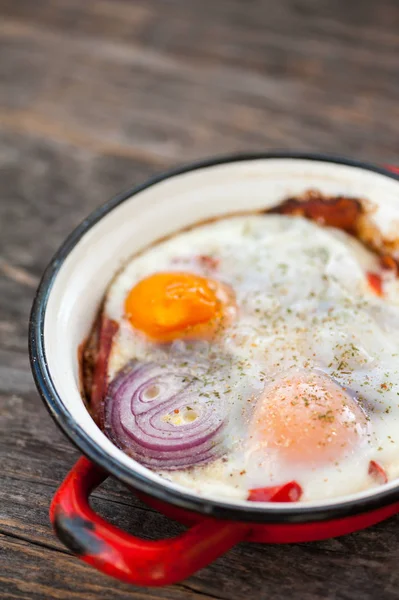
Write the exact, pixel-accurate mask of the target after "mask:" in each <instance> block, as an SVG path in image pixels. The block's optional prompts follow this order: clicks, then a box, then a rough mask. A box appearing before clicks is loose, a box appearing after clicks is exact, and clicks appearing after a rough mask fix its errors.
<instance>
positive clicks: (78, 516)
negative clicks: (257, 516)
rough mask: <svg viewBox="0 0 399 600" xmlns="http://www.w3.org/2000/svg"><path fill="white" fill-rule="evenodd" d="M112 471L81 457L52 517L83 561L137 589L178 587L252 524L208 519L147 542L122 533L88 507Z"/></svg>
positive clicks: (57, 497)
mask: <svg viewBox="0 0 399 600" xmlns="http://www.w3.org/2000/svg"><path fill="white" fill-rule="evenodd" d="M106 477H107V473H106V472H104V471H103V470H102V469H100V468H99V467H97V466H96V465H94V464H93V463H91V462H90V461H89V460H88V459H87V458H80V459H79V460H78V462H77V463H76V465H75V466H74V467H73V469H72V470H71V471H70V472H69V474H68V475H67V477H66V479H65V480H64V482H63V483H62V485H61V486H60V488H59V489H58V491H57V492H56V494H55V496H54V499H53V501H52V504H51V508H50V518H51V522H52V524H53V526H54V529H55V532H56V534H57V535H58V537H59V538H60V540H61V541H62V542H63V543H64V544H65V545H66V546H67V547H68V548H69V549H70V550H72V552H74V553H75V554H77V555H78V556H79V558H81V559H82V560H84V561H85V562H87V563H89V564H90V565H92V566H94V567H96V568H97V569H99V570H100V571H103V572H104V573H106V574H107V575H112V576H113V577H117V578H118V579H122V580H124V581H128V582H129V583H134V584H136V585H146V586H161V585H168V584H172V583H176V582H177V581H181V580H182V579H185V578H186V577H189V575H191V574H192V573H194V572H195V571H198V570H199V569H202V567H204V566H206V565H207V564H209V563H211V562H212V561H213V560H215V559H216V558H217V557H218V556H220V555H221V554H223V553H224V552H226V551H227V550H229V549H230V548H231V547H232V546H234V545H235V544H237V543H238V542H240V541H242V540H243V539H244V538H245V537H246V535H247V534H248V531H249V526H248V524H247V525H245V524H243V523H232V522H229V521H218V520H213V519H204V520H203V521H200V522H199V523H197V524H196V525H194V526H193V527H191V529H188V530H187V531H185V532H184V533H182V534H181V535H179V536H177V537H175V538H170V539H166V540H157V541H148V540H142V539H140V538H137V537H135V536H133V535H130V534H127V533H125V532H124V531H121V530H120V529H118V528H117V527H115V526H114V525H111V524H110V523H107V521H105V520H104V519H103V518H102V517H100V516H99V515H97V514H96V513H95V512H94V510H93V509H92V508H91V507H90V505H89V496H90V494H91V492H92V491H93V490H94V489H95V488H96V487H97V486H98V485H100V484H101V483H102V482H103V481H104V479H106Z"/></svg>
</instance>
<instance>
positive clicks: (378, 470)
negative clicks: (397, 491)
mask: <svg viewBox="0 0 399 600" xmlns="http://www.w3.org/2000/svg"><path fill="white" fill-rule="evenodd" d="M369 475H371V477H372V478H373V479H375V481H376V482H377V483H387V482H388V476H387V474H386V472H385V469H384V467H382V466H381V465H380V464H379V463H378V462H376V461H375V460H370V462H369Z"/></svg>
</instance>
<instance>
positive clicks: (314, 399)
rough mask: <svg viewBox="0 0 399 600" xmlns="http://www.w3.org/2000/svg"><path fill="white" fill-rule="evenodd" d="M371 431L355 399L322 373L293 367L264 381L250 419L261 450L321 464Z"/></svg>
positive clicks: (348, 451) (343, 452) (349, 450)
mask: <svg viewBox="0 0 399 600" xmlns="http://www.w3.org/2000/svg"><path fill="white" fill-rule="evenodd" d="M366 431H367V419H366V416H365V414H364V413H363V411H362V410H361V408H360V407H359V405H358V404H357V402H356V401H355V400H354V399H353V398H352V397H351V396H350V395H349V394H348V393H347V392H346V391H345V390H344V389H343V388H342V387H341V386H339V385H338V384H337V383H336V382H335V381H333V380H332V379H331V378H329V377H328V376H327V375H324V374H322V373H316V372H311V373H306V372H303V373H302V372H294V373H293V374H292V375H287V376H285V377H282V378H281V379H279V380H278V381H276V382H273V383H270V384H268V385H267V386H266V388H265V390H264V392H263V394H262V396H261V398H260V399H259V401H258V404H257V407H256V410H255V413H254V417H253V421H252V423H251V434H252V439H253V440H255V443H256V445H257V450H259V449H260V450H261V451H265V452H267V451H269V450H272V451H277V453H278V456H279V457H280V458H281V459H283V460H285V461H286V462H289V463H291V464H302V465H307V466H318V465H321V464H325V463H331V462H336V461H337V460H338V459H340V458H342V457H344V456H347V455H348V454H351V453H352V452H353V450H354V448H355V447H356V446H357V444H358V443H359V442H360V439H361V436H362V435H363V434H364V433H365V432H366Z"/></svg>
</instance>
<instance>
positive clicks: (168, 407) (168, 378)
mask: <svg viewBox="0 0 399 600" xmlns="http://www.w3.org/2000/svg"><path fill="white" fill-rule="evenodd" d="M209 369H210V366H209V365H207V364H205V363H199V364H198V363H194V362H193V361H191V360H183V361H182V360H179V361H174V362H171V363H170V364H168V365H159V364H157V363H154V362H149V363H139V362H133V363H130V364H129V365H128V366H127V367H126V368H125V369H124V370H123V371H122V372H121V373H120V374H119V375H118V376H117V377H116V378H115V379H114V381H113V382H112V383H111V385H110V387H109V389H108V393H107V397H106V400H105V431H106V433H107V435H108V436H109V437H110V438H111V440H112V441H113V442H114V443H115V444H116V445H117V446H118V447H119V448H121V449H122V450H124V451H125V452H126V453H127V454H129V455H130V456H132V457H133V458H136V459H137V460H138V461H139V462H141V463H142V464H144V465H145V466H149V467H152V468H159V469H165V470H173V469H181V468H183V467H188V466H193V465H197V464H201V463H205V462H208V461H210V460H213V459H215V458H217V457H218V456H220V455H221V454H223V452H224V448H223V443H222V436H221V431H222V429H223V425H224V422H225V417H226V403H225V402H224V400H223V397H222V396H221V394H220V393H218V392H216V395H215V396H214V397H213V398H212V396H211V394H212V386H209V383H208V381H206V382H205V381H204V376H205V375H206V374H207V373H208V372H209ZM219 383H221V379H220V374H219ZM215 385H216V387H218V381H216V382H215ZM205 390H206V391H205ZM184 415H185V416H186V418H187V421H186V422H183V423H182V424H176V423H174V422H173V421H176V418H177V417H178V416H179V417H182V416H184ZM190 417H191V420H190ZM192 417H194V418H192Z"/></svg>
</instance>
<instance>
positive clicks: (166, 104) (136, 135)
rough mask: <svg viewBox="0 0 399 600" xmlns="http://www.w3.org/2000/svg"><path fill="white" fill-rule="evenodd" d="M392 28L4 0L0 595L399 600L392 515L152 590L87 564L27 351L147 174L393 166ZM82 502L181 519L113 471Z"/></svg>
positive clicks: (161, 7) (304, 4) (35, 598)
mask: <svg viewBox="0 0 399 600" xmlns="http://www.w3.org/2000/svg"><path fill="white" fill-rule="evenodd" d="M398 31H399V3H398V2H397V0H382V1H381V2H375V1H373V0H364V1H363V2H361V3H359V2H348V1H347V0H284V2H272V0H245V2H243V1H242V0H218V2H214V0H201V1H199V0H135V2H131V0H85V2H82V1H81V0H36V1H35V2H32V1H31V0H0V55H1V61H0V82H1V84H0V165H1V178H0V224H1V236H0V460H1V462H0V464H1V470H0V479H1V482H0V557H1V558H0V597H1V598H4V599H14V598H15V599H29V600H39V599H40V600H50V599H52V598H60V599H63V598H65V599H75V598H76V599H85V600H90V599H91V598H93V599H94V598H104V599H107V600H109V599H110V598H112V599H116V600H119V599H121V600H122V599H125V598H126V599H127V598H137V599H142V600H147V599H148V600H150V599H155V598H162V599H169V600H172V599H173V600H182V599H188V600H196V599H198V600H200V599H208V598H209V599H211V598H218V599H221V600H240V599H242V598H247V599H248V600H252V599H256V600H257V599H260V600H262V599H266V598H269V597H273V598H275V599H276V600H280V599H281V600H283V599H284V600H285V599H286V598H287V597H290V598H294V599H295V598H299V599H301V600H319V599H324V598H326V599H331V600H346V599H348V600H349V599H351V600H352V599H354V598H355V599H357V598H359V599H360V598H362V599H370V600H371V599H374V598H376V597H379V598H382V599H383V598H386V599H388V600H389V599H391V598H392V599H393V598H399V574H398V569H397V560H398V553H399V527H398V525H399V518H393V519H391V520H389V521H388V522H386V523H383V524H381V525H378V526H376V527H373V528H371V529H370V530H368V531H364V532H359V533H357V534H353V535H351V536H347V537H346V538H342V539H337V540H330V541H325V542H319V543H314V544H297V545H292V546H286V547H282V546H281V547H278V546H270V547H266V546H260V545H256V544H253V545H249V544H242V545H240V546H239V547H237V548H235V549H233V550H232V551H231V552H230V553H229V554H227V555H226V556H225V557H223V558H221V559H219V560H218V561H216V563H215V564H213V565H211V566H210V567H208V568H206V569H204V570H203V571H201V572H200V573H197V574H196V575H194V576H193V577H191V578H190V580H188V581H186V582H184V583H183V584H180V585H176V586H173V587H170V588H165V589H162V590H150V589H138V588H132V587H129V586H127V585H125V584H122V583H119V582H115V581H112V580H110V579H108V578H106V577H105V576H102V575H100V574H98V573H96V572H95V571H94V570H92V569H90V568H89V567H87V566H86V565H84V564H83V563H80V562H79V561H78V560H76V559H75V558H73V557H72V556H71V555H70V554H69V553H68V551H67V550H66V549H65V548H63V546H62V545H61V544H60V543H59V542H58V540H57V539H56V538H55V537H54V535H53V533H52V531H51V529H50V526H49V522H48V516H47V512H48V506H49V503H50V499H51V497H52V495H53V493H54V491H55V489H56V487H57V485H58V484H59V482H60V481H61V480H62V479H63V477H64V476H65V474H66V472H67V471H68V469H69V468H70V466H71V465H72V464H73V462H74V461H75V460H76V459H77V457H78V452H77V450H76V449H74V448H73V447H72V446H71V444H70V443H69V442H68V440H67V439H66V438H65V437H64V436H63V435H62V434H61V433H60V431H58V429H57V428H56V427H55V425H54V424H53V423H52V421H51V419H50V417H49V416H48V414H47V411H46V409H45V408H44V406H43V405H42V403H41V401H40V399H39V397H38V394H37V392H36V391H35V388H34V384H33V381H32V378H31V375H30V370H29V364H28V358H27V352H26V346H27V325H28V315H29V310H30V306H31V302H32V298H33V294H34V290H35V287H36V285H37V282H38V280H39V278H40V275H41V273H42V271H43V269H44V267H45V265H46V263H47V262H48V260H49V258H50V257H51V255H52V253H53V252H54V250H55V249H56V248H57V246H58V245H59V244H60V243H61V241H62V240H63V238H64V237H65V236H66V235H67V234H68V233H69V232H70V231H71V229H72V228H73V227H74V226H75V225H77V223H78V222H79V221H80V220H81V219H83V218H84V217H85V216H86V215H87V214H88V213H89V212H90V211H91V210H93V209H94V208H95V207H97V206H98V205H99V204H101V203H102V202H103V201H105V200H107V199H108V198H109V197H110V196H112V195H113V194H115V193H117V192H119V191H121V190H123V189H125V188H127V187H128V186H130V185H132V184H135V183H139V182H142V181H143V180H145V179H146V178H147V177H148V176H149V175H151V174H153V173H155V172H159V171H160V170H161V169H163V168H165V167H168V166H172V165H175V164H180V163H183V162H185V161H187V160H191V159H197V158H200V157H204V156H208V155H211V154H215V153H228V152H235V151H240V150H260V149H266V150H267V149H272V148H290V149H302V150H308V151H323V152H332V153H336V154H347V155H349V156H353V157H357V158H362V159H366V160H371V161H375V162H380V163H388V162H390V163H399V144H398V139H399V102H398V100H399V35H398ZM93 504H94V506H95V507H96V509H97V510H99V512H100V513H101V514H103V515H105V516H106V517H107V518H109V519H110V520H111V521H112V522H113V523H115V524H118V525H119V526H121V527H123V528H125V529H126V530H128V531H132V532H134V533H136V534H138V535H142V536H144V537H149V538H152V539H156V538H157V537H162V536H169V535H173V534H176V533H177V532H178V531H180V526H179V525H176V524H174V523H170V522H168V521H167V520H166V519H165V518H164V517H162V516H161V515H159V514H157V513H156V512H154V511H153V510H151V509H149V508H148V507H146V506H144V505H143V504H142V503H140V502H139V501H138V500H136V499H135V498H133V496H132V495H131V494H130V493H129V492H128V491H127V490H126V489H125V488H123V486H122V485H120V484H119V483H118V482H117V481H115V480H108V481H107V482H106V483H105V485H103V486H102V487H101V488H100V489H98V490H97V491H96V493H95V495H94V499H93Z"/></svg>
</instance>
